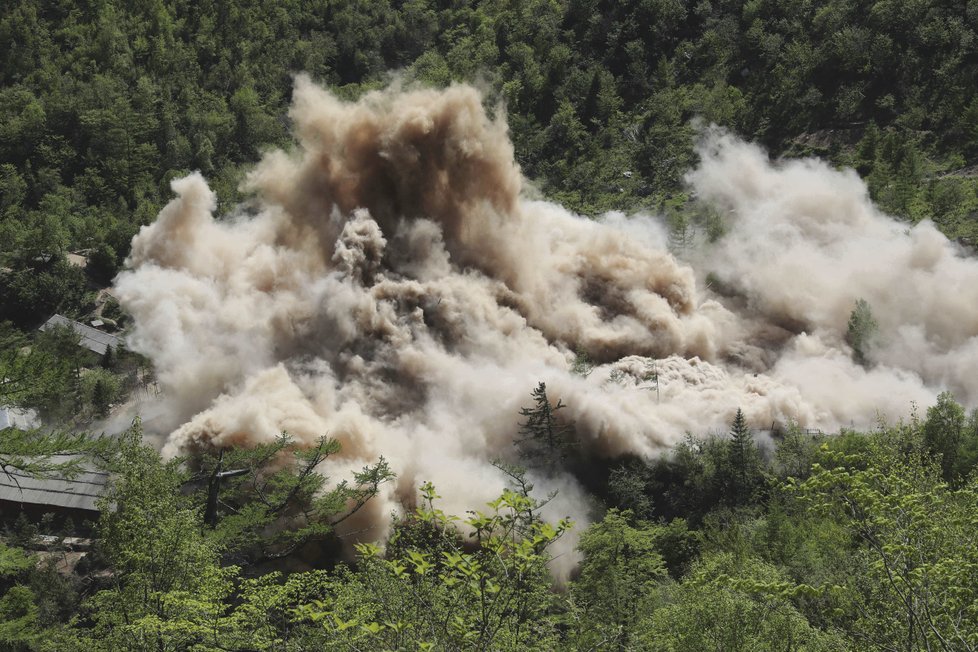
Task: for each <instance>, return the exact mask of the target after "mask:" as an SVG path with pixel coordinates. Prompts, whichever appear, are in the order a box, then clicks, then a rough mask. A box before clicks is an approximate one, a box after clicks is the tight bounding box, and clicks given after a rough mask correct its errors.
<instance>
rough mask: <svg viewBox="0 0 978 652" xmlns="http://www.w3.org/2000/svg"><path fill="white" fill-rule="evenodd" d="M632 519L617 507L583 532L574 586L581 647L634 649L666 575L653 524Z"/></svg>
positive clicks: (577, 638) (576, 634)
mask: <svg viewBox="0 0 978 652" xmlns="http://www.w3.org/2000/svg"><path fill="white" fill-rule="evenodd" d="M631 520H632V518H631V514H630V513H629V512H627V511H626V512H619V511H617V510H614V509H613V510H610V511H609V512H608V513H607V514H606V515H605V517H604V519H603V520H602V521H601V522H600V523H595V524H594V525H592V526H591V527H589V528H588V529H587V530H586V531H585V532H584V533H583V534H582V535H581V540H580V542H579V543H578V546H577V547H578V550H580V552H581V553H582V554H583V555H584V558H583V560H582V561H581V565H580V574H579V575H578V578H577V579H576V580H575V581H574V583H573V585H572V587H571V595H572V596H573V599H574V605H575V607H576V612H575V614H574V615H575V620H576V627H577V630H578V631H577V632H575V640H574V646H575V647H576V648H577V649H592V648H596V647H603V648H605V649H617V650H629V649H634V646H635V640H634V639H635V628H636V625H637V624H638V622H639V620H640V619H641V618H642V617H643V615H644V614H646V613H647V612H649V611H651V610H652V609H653V608H654V606H655V604H654V598H655V597H656V589H657V587H658V585H659V584H660V583H661V582H663V581H664V580H665V579H666V578H667V577H668V575H667V573H666V568H665V564H664V563H663V559H662V556H661V555H660V554H659V552H658V549H657V546H656V536H655V532H654V530H653V527H652V526H651V525H649V524H648V523H638V524H636V525H632V524H630V521H631Z"/></svg>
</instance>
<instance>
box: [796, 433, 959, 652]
mask: <svg viewBox="0 0 978 652" xmlns="http://www.w3.org/2000/svg"><path fill="white" fill-rule="evenodd" d="M917 428H918V426H916V425H914V424H911V425H910V426H904V427H902V428H895V429H889V430H885V431H882V432H880V433H877V434H875V435H873V436H872V441H871V447H870V448H869V450H868V451H866V452H864V453H856V454H850V455H845V454H841V453H835V454H828V455H827V456H826V459H825V465H824V466H823V465H820V464H817V465H816V466H815V467H814V469H813V471H814V472H813V474H812V476H811V477H810V478H809V479H808V480H806V481H805V482H803V483H800V484H798V485H796V486H797V489H796V490H797V491H798V494H799V496H800V498H801V499H803V500H804V501H805V502H806V503H807V505H808V506H809V508H810V509H813V510H815V511H816V513H820V514H823V515H825V516H827V517H829V518H832V519H833V520H835V521H836V522H838V523H839V524H840V525H842V526H843V527H844V528H846V530H847V531H848V532H849V533H850V534H851V536H852V538H853V540H854V541H855V542H857V543H858V546H859V547H858V549H857V551H856V552H855V554H854V555H853V560H854V561H855V562H856V565H855V568H854V569H853V570H852V571H851V572H849V573H848V574H846V575H845V576H843V577H840V578H839V585H838V586H836V587H830V588H831V590H830V593H829V594H830V595H831V596H832V598H833V603H834V604H833V605H832V609H833V611H832V613H835V614H838V616H839V618H837V619H836V622H837V624H838V625H839V626H840V627H842V628H844V629H846V630H847V631H848V632H849V633H850V636H851V637H852V638H853V640H854V641H856V642H858V644H859V646H860V647H861V648H865V649H901V650H948V651H950V650H974V649H976V641H978V619H976V618H975V616H974V608H975V607H974V605H975V604H976V602H975V601H976V599H978V588H976V587H978V575H976V573H978V571H976V569H978V556H976V555H978V553H976V551H975V548H974V546H973V543H972V542H973V540H974V532H975V524H974V514H975V513H976V510H978V485H976V484H975V482H974V480H972V481H971V482H970V483H969V484H968V485H966V486H965V487H963V488H961V489H960V490H952V489H951V488H949V487H948V485H947V484H945V483H944V482H943V480H942V479H941V477H940V470H939V468H938V467H937V466H936V465H934V464H933V463H932V462H931V461H930V460H929V459H928V457H927V456H926V455H925V454H922V453H921V452H920V451H918V450H914V449H908V448H907V447H906V446H905V442H906V441H907V440H908V437H910V438H911V440H912V439H913V438H916V437H920V433H919V432H917Z"/></svg>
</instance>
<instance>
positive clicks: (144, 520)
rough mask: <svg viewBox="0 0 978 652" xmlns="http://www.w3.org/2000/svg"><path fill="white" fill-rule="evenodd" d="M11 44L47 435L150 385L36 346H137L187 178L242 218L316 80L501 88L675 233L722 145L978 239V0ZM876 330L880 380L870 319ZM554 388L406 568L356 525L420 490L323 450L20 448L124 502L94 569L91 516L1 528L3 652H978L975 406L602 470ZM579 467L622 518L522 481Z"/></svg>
mask: <svg viewBox="0 0 978 652" xmlns="http://www.w3.org/2000/svg"><path fill="white" fill-rule="evenodd" d="M0 56H2V59H0V60H2V61H3V65H2V66H0V406H3V405H8V404H9V405H15V406H18V407H22V408H25V409H27V408H29V409H32V410H35V411H37V413H38V414H39V415H40V416H41V417H42V418H43V419H44V421H45V422H46V423H49V424H61V425H67V426H73V427H77V426H80V425H85V424H91V423H92V422H93V421H94V420H96V419H99V418H102V417H105V416H106V415H107V414H108V413H109V411H110V408H111V406H112V405H113V404H117V403H119V402H121V401H123V400H124V399H125V397H126V396H127V394H128V392H131V391H133V390H135V389H137V388H140V387H146V386H147V385H148V384H149V383H151V382H152V370H151V369H150V368H149V365H148V363H147V361H146V360H144V359H142V358H141V357H140V356H138V355H135V354H133V353H130V352H127V351H124V350H123V351H118V352H114V353H109V354H107V355H105V356H103V357H101V358H100V359H99V358H97V357H95V356H93V355H89V354H88V353H85V352H80V350H79V348H78V346H77V344H78V338H77V337H76V336H75V335H74V334H73V333H72V332H71V331H67V330H57V329H56V330H52V331H49V332H46V333H43V334H34V333H33V331H34V329H35V328H36V327H37V326H38V325H40V324H41V323H43V322H44V321H45V320H46V319H47V318H48V317H50V316H51V315H52V314H53V313H55V312H60V313H62V314H65V315H68V316H70V317H77V318H81V317H84V316H92V315H95V316H98V317H100V318H103V317H104V318H105V319H107V320H109V321H110V322H111V323H112V324H113V325H115V326H117V327H119V328H120V329H121V328H123V327H124V326H125V324H126V319H127V316H126V315H124V314H122V312H121V310H120V309H119V306H118V304H117V303H115V301H114V299H112V298H111V297H109V296H107V295H106V293H105V292H104V291H102V290H104V288H105V287H106V286H107V285H108V284H109V283H110V282H111V279H112V278H113V277H114V276H115V274H116V273H117V271H118V270H119V269H121V267H122V265H123V261H124V260H125V258H126V256H127V255H128V254H129V247H130V242H131V240H132V237H133V235H134V234H135V233H136V232H137V231H138V230H139V228H140V227H141V226H143V225H146V224H148V223H150V222H151V221H152V220H153V219H154V218H155V216H156V215H157V214H158V212H159V211H160V209H161V208H162V207H163V205H164V204H165V203H166V202H168V201H169V200H170V198H171V195H172V192H171V189H170V186H169V183H170V181H171V180H173V179H174V178H177V177H180V176H183V175H185V174H187V173H188V172H190V171H193V170H200V171H201V172H202V173H203V174H204V175H205V176H206V178H207V179H208V183H209V184H210V185H211V187H212V188H213V189H214V190H215V192H216V193H217V197H218V202H219V206H218V209H219V212H225V213H229V212H231V211H233V210H235V209H236V208H235V207H237V206H239V204H241V202H243V201H246V200H247V197H246V196H244V195H243V194H242V192H241V191H240V190H239V183H240V182H241V180H242V178H243V175H244V174H245V172H246V171H247V170H248V169H249V167H250V166H251V165H253V164H254V163H255V162H256V161H257V160H258V159H259V158H260V156H261V153H262V152H263V151H265V150H266V149H268V148H271V147H279V148H284V149H288V148H289V147H290V144H291V139H292V136H291V126H290V120H289V117H288V110H289V105H290V100H291V93H292V87H293V80H294V75H295V74H298V73H307V74H308V75H310V76H311V77H312V78H313V79H314V80H316V81H317V82H319V83H321V84H324V85H326V86H328V87H329V88H330V89H332V90H333V91H334V92H335V93H337V94H338V95H339V96H340V97H343V98H356V97H359V96H360V95H361V94H363V93H364V92H365V91H368V90H371V89H375V88H380V87H383V86H386V85H388V84H389V83H391V81H392V79H398V80H400V82H401V83H405V84H422V85H430V86H436V87H440V86H446V85H448V84H450V83H452V82H455V81H458V82H470V83H473V84H476V85H478V86H479V87H481V88H483V89H485V96H486V103H487V105H488V107H487V108H488V109H489V110H490V111H491V112H492V113H494V114H496V112H501V111H505V113H506V116H507V121H508V124H509V128H510V131H511V137H512V140H513V143H514V147H515V151H516V157H517V160H518V162H519V164H520V165H521V167H522V171H523V174H524V175H525V176H526V177H527V178H528V179H529V180H530V181H531V183H532V184H533V185H534V186H535V188H536V189H537V190H539V191H540V193H542V195H543V196H545V197H546V198H548V199H552V200H554V201H557V202H560V203H562V204H563V205H565V206H568V207H570V208H571V209H573V210H575V211H577V212H579V213H581V214H584V215H596V214H599V213H602V212H605V211H609V210H623V211H629V212H630V211H639V210H646V211H649V212H653V213H656V214H658V215H662V216H665V217H666V218H667V221H668V223H669V225H670V226H671V227H672V228H673V229H674V230H676V231H681V233H675V234H674V235H675V236H676V238H675V239H676V240H677V241H678V240H684V239H685V238H686V233H685V231H686V230H687V229H689V228H690V225H694V226H695V228H704V229H706V230H708V231H709V230H710V229H713V228H716V229H721V230H722V224H719V225H717V224H712V225H711V224H703V225H701V221H700V220H699V219H698V218H697V219H693V217H690V216H695V211H696V210H698V209H696V208H695V207H694V206H693V205H692V204H691V201H690V200H691V198H690V197H689V196H688V189H687V188H686V187H685V185H684V182H683V175H684V174H685V173H686V171H687V170H689V169H690V168H691V167H692V166H694V164H695V156H696V155H695V146H694V143H695V140H696V135H697V132H698V129H700V125H702V124H704V123H716V124H718V125H721V126H723V127H725V128H728V129H730V130H732V131H733V132H736V133H737V134H739V135H741V136H743V137H745V138H748V139H750V140H753V141H756V142H759V143H761V144H763V145H764V146H765V147H767V148H768V149H769V150H770V151H771V152H772V153H773V154H774V155H777V156H786V157H791V156H801V155H817V156H820V157H823V158H826V159H828V160H829V161H831V162H832V163H833V164H835V165H838V166H847V167H851V168H854V169H855V170H856V171H857V172H858V173H859V174H860V175H861V176H862V177H863V178H864V179H865V180H866V182H867V185H868V188H869V192H870V194H871V196H872V198H873V199H874V200H875V201H876V202H877V203H878V205H879V206H880V207H881V208H882V209H883V210H885V211H887V212H889V213H891V214H893V215H895V216H897V217H899V218H901V219H904V220H906V221H907V223H908V224H909V223H916V222H919V221H921V220H924V219H931V220H933V221H934V222H935V223H936V224H937V226H938V227H939V228H940V230H941V231H942V232H943V233H944V234H945V235H947V236H948V237H949V238H951V239H952V240H956V241H958V242H960V243H961V244H962V245H964V246H965V247H966V248H967V247H970V246H972V245H978V85H976V84H975V80H976V79H978V3H975V2H969V3H965V2H958V3H951V2H928V1H926V0H882V1H879V2H861V1H858V0H833V1H831V2H825V3H818V2H808V1H802V0H791V1H775V0H752V1H751V2H747V3H734V2H727V1H725V0H721V1H713V2H711V1H710V0H702V1H701V2H697V3H688V2H680V1H679V0H634V1H627V2H611V1H603V0H528V1H525V2H519V1H515V0H512V1H510V0H484V1H481V2H478V1H468V0H444V1H435V0H408V1H404V2H401V1H398V2H388V1H387V0H376V1H373V0H371V1H367V0H359V1H357V0H330V1H327V0H306V1H302V2H300V1H298V0H283V1H281V2H275V3H267V2H265V3H263V2H257V1H249V0H226V1H222V0H194V1H191V0H133V1H130V2H121V1H118V0H53V1H50V2H42V1H41V0H8V1H7V2H5V3H4V5H3V8H2V10H0ZM713 218H716V216H713ZM73 252H82V253H83V254H85V255H86V256H87V266H86V267H84V268H82V267H80V266H78V265H76V264H72V262H71V261H70V260H69V258H68V255H69V254H70V253H73ZM864 303H865V302H864ZM852 319H853V321H852V322H851V323H850V332H849V337H850V340H852V341H850V342H849V344H850V345H851V346H852V347H853V350H854V352H855V353H856V354H857V356H858V354H859V351H860V346H859V343H860V341H863V340H867V339H868V338H869V337H870V333H869V331H870V330H872V329H870V328H869V324H870V323H871V321H872V317H871V315H869V313H868V306H867V307H866V315H865V316H864V318H862V319H861V320H860V319H859V313H858V304H857V311H854V313H853V318H852ZM873 325H875V324H873ZM867 346H868V344H867ZM860 362H861V363H862V362H865V361H860ZM589 365H590V362H589V361H588V360H587V358H586V356H583V355H582V356H580V357H579V360H578V362H577V363H576V364H575V369H574V371H575V373H579V374H581V375H587V373H589ZM755 375H756V374H755ZM656 382H657V381H656ZM529 389H530V388H528V392H527V395H526V400H525V401H524V406H525V407H523V408H522V410H521V411H520V412H519V414H520V417H521V421H522V425H523V427H524V430H525V431H523V432H521V435H523V436H524V439H523V440H522V441H524V442H526V441H528V442H529V445H526V446H524V447H523V448H522V449H521V451H514V457H517V458H519V459H520V464H521V465H522V467H525V468H521V467H518V466H510V465H506V464H504V463H502V462H500V463H499V471H500V473H502V474H503V475H504V476H505V477H506V478H508V480H509V485H510V488H509V489H507V490H506V491H505V492H504V493H503V494H502V495H501V496H499V498H498V499H497V500H495V501H494V502H492V503H489V504H488V505H483V506H478V505H474V506H472V508H473V511H471V512H468V513H465V514H449V513H446V511H444V510H443V507H442V503H441V501H440V496H439V495H438V492H439V491H446V492H447V491H448V490H449V489H450V488H443V487H437V486H432V485H431V484H425V485H423V486H422V487H420V488H417V489H418V490H419V492H420V494H419V498H418V504H417V506H416V509H415V510H413V511H408V512H407V513H405V514H401V515H396V516H393V517H392V522H391V532H392V535H391V536H390V538H389V539H388V540H387V543H386V547H385V548H383V549H381V548H380V547H378V546H377V545H374V544H368V543H365V544H360V545H357V546H355V551H354V550H351V548H353V546H351V545H349V544H350V542H349V540H346V539H344V538H343V537H340V536H338V534H337V533H338V532H351V531H352V532H354V533H356V526H355V524H356V523H357V522H358V520H357V519H358V516H362V514H360V510H369V509H371V502H370V501H371V500H372V499H374V498H375V497H376V496H378V495H379V494H380V493H381V492H385V491H388V490H390V491H393V489H392V486H393V483H394V481H395V476H394V473H393V472H392V471H391V469H390V467H389V466H388V465H387V463H386V462H385V461H384V460H383V459H378V460H376V461H374V463H372V464H371V465H368V466H367V467H365V468H363V469H362V470H361V471H360V472H358V473H356V474H354V475H352V476H351V477H348V478H346V481H345V482H343V483H341V484H340V485H339V486H337V487H335V488H333V489H329V487H330V486H332V485H330V484H329V483H328V481H327V479H325V478H322V477H321V476H319V475H318V474H317V473H315V472H313V470H314V469H315V468H316V467H317V466H318V465H320V464H321V463H322V462H323V461H324V460H328V459H329V458H330V456H333V455H336V454H337V453H338V451H339V444H338V443H337V442H336V441H333V440H331V439H328V438H324V439H322V440H321V441H320V442H319V443H318V445H317V446H313V447H312V448H302V447H299V446H298V445H297V444H296V442H295V441H293V440H291V439H290V438H289V437H288V436H286V435H283V436H282V437H281V438H280V439H279V440H277V441H275V442H273V443H268V444H264V445H259V446H257V447H253V448H249V449H229V450H227V451H224V452H216V451H209V450H201V451H195V452H194V453H193V454H192V455H189V456H188V457H186V458H179V459H174V460H164V459H162V457H161V456H160V454H159V453H157V452H156V451H155V450H154V449H153V448H152V447H150V446H148V445H146V444H145V443H144V442H143V441H142V432H141V429H140V424H139V423H138V422H137V423H135V424H134V425H133V426H132V427H131V428H130V429H129V430H128V431H127V432H126V433H124V434H123V435H121V436H120V437H119V439H118V440H117V441H111V442H110V441H107V440H90V439H87V438H84V437H78V436H68V435H40V434H36V433H34V434H30V435H25V434H23V433H20V432H16V431H14V430H13V429H10V430H6V431H4V430H0V466H2V470H4V471H5V472H9V471H14V470H17V469H20V470H21V471H23V472H27V473H31V474H35V475H42V476H43V475H45V474H47V475H52V474H54V473H70V472H71V471H77V470H78V468H76V467H70V468H69V467H57V466H51V465H50V464H48V463H47V461H48V458H49V456H50V455H51V454H52V453H54V452H58V451H65V450H67V451H70V452H73V453H86V454H89V455H91V456H92V457H93V458H94V459H97V460H98V462H99V464H101V465H104V466H105V467H106V468H107V469H108V470H110V471H111V472H112V473H113V477H114V478H115V480H114V482H113V484H112V485H111V486H110V488H109V491H108V494H107V495H106V496H105V497H104V499H103V504H102V506H103V510H102V513H101V517H100V518H99V520H98V522H97V523H94V524H89V525H90V528H89V527H83V528H82V529H86V530H88V529H91V531H93V532H94V535H93V541H92V544H91V549H86V554H84V555H81V556H78V555H77V553H76V552H73V551H71V550H70V548H71V545H72V544H71V543H70V542H69V541H66V540H65V537H71V536H73V535H74V534H75V533H76V531H77V529H78V524H73V523H70V522H68V523H65V522H57V523H55V522H54V521H43V522H40V523H36V522H29V521H28V520H27V519H24V518H21V519H19V520H17V521H12V520H11V519H7V520H6V522H5V523H4V531H3V535H2V537H0V538H2V542H0V648H2V649H5V650H15V651H19V650H50V651H54V650H58V651H62V650H64V651H70V650H85V651H86V652H95V651H100V650H105V651H115V650H147V651H148V650H157V651H164V650H167V651H168V650H193V651H196V652H203V651H213V652H217V651H225V650H240V651H242V652H243V651H245V650H296V651H298V650H322V649H329V650H349V651H351V652H352V651H357V650H371V651H372V650H445V651H448V650H512V651H514V652H515V651H517V650H540V651H541V652H542V651H549V650H662V651H673V652H677V651H683V652H686V651H688V652H699V651H702V650H716V651H717V652H719V651H723V652H734V651H743V652H747V651H767V650H770V651H772V652H773V651H774V650H792V651H816V650H826V651H828V650H833V651H834V650H879V651H889V650H902V651H907V652H911V651H917V650H928V651H931V650H944V651H947V652H950V651H967V650H976V649H978V549H976V548H975V545H974V543H975V541H976V539H978V520H976V519H978V516H976V515H978V474H976V471H975V468H976V466H978V412H975V413H972V414H970V415H969V414H968V413H967V412H966V410H965V408H964V407H962V406H961V405H959V404H958V403H957V402H956V401H955V398H954V397H953V396H951V395H950V394H948V393H944V394H941V396H940V398H939V399H938V401H937V404H936V405H934V406H932V407H929V408H926V410H925V411H922V413H921V414H920V415H915V416H912V417H911V418H909V419H907V420H905V421H901V422H896V423H888V422H885V421H884V420H882V419H881V421H880V424H879V426H878V427H877V428H876V429H875V430H873V431H871V432H855V431H849V430H843V431H842V432H839V433H832V434H826V433H821V432H815V431H811V432H810V431H804V430H801V429H799V428H797V427H795V426H794V425H791V424H788V425H787V426H786V427H784V428H781V429H779V430H777V431H775V432H768V431H764V433H763V434H758V433H757V431H755V430H752V428H756V427H757V426H758V425H759V424H749V423H747V422H746V421H745V419H744V415H743V413H741V412H740V411H739V410H738V412H737V418H736V419H735V420H734V421H733V422H732V423H731V424H730V428H729V432H724V433H716V434H712V435H711V434H706V433H690V434H689V435H688V436H687V439H686V440H685V441H684V442H682V443H681V444H679V445H677V446H675V447H674V448H672V449H671V450H670V451H668V452H667V453H666V454H663V455H662V456H661V457H659V458H657V459H654V460H646V459H639V458H637V457H631V456H626V457H622V458H618V459H613V460H585V461H582V460H581V459H579V458H577V457H576V456H575V453H574V449H573V442H570V441H567V440H565V439H564V437H565V435H566V433H567V432H569V430H570V429H569V427H568V424H567V423H565V422H562V421H561V419H563V418H564V417H563V414H564V413H560V414H558V415H557V416H554V414H557V412H558V410H559V408H561V407H563V405H561V404H560V403H559V402H558V403H557V404H556V405H554V404H553V402H552V401H551V400H550V399H548V397H547V395H546V393H545V386H544V385H543V383H541V384H540V386H539V387H538V389H537V390H536V391H535V392H533V394H532V395H531V394H530V392H529ZM585 462H586V465H585ZM555 466H557V467H560V468H561V469H562V470H565V471H568V472H569V473H571V474H573V475H574V476H575V477H576V478H577V479H578V480H579V481H580V482H581V484H582V485H583V486H584V487H585V488H586V489H587V491H588V500H590V501H591V505H590V506H589V511H590V512H591V513H594V514H596V515H598V516H597V518H596V519H595V521H596V522H595V523H593V524H591V525H587V524H582V523H576V524H575V523H572V522H570V521H567V520H561V521H555V520H550V521H548V520H547V519H546V518H544V516H543V515H542V510H543V508H544V507H545V505H546V503H547V501H548V500H549V499H550V498H552V496H551V497H549V498H548V496H546V495H540V493H539V492H538V491H535V490H534V488H533V486H532V483H531V481H530V480H529V479H528V478H529V475H528V473H527V469H529V472H530V473H531V474H532V473H536V474H542V475H544V476H546V475H547V474H550V473H553V472H554V470H553V469H554V467H555ZM585 466H586V468H584V467H585ZM227 471H232V473H231V474H227V475H225V474H224V472H227ZM341 479H342V478H335V479H334V480H341ZM397 490H398V491H403V490H404V488H403V487H398V488H397ZM351 524H354V525H351ZM571 533H574V535H573V536H575V540H576V545H575V546H567V545H566V543H567V541H568V540H569V539H570V538H571V536H572V535H571ZM39 535H54V536H53V538H48V539H46V540H44V542H43V545H42V543H40V542H41V541H42V540H41V539H39ZM571 548H573V549H571ZM73 555H74V556H73ZM69 559H71V560H73V561H72V563H68V561H67V560H69Z"/></svg>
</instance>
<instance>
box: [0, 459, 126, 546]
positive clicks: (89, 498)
mask: <svg viewBox="0 0 978 652" xmlns="http://www.w3.org/2000/svg"><path fill="white" fill-rule="evenodd" d="M70 459H72V458H71V457H70V456H66V455H61V456H54V457H53V458H52V460H53V461H54V462H56V463H57V462H62V461H69V460H70ZM108 482H109V474H108V473H106V472H104V471H99V470H97V469H95V468H93V467H90V466H89V467H87V468H85V467H83V469H82V471H81V472H80V473H78V474H77V475H74V476H73V477H71V478H68V477H64V476H60V475H54V476H53V477H52V476H47V477H44V478H38V477H34V476H32V475H30V474H28V473H24V472H22V471H20V470H17V469H6V470H0V520H2V521H4V522H12V521H14V520H16V518H17V517H18V516H19V515H20V514H24V515H26V516H27V517H28V519H29V520H31V521H34V522H37V521H38V520H40V518H41V517H42V516H44V515H45V514H52V515H53V516H54V520H55V522H56V523H64V522H65V521H67V520H68V519H71V520H72V521H73V522H74V524H75V526H76V528H80V527H81V524H82V523H84V522H85V521H94V520H95V519H97V518H98V515H99V508H98V506H97V504H96V503H97V501H98V500H99V498H101V497H102V495H103V494H104V493H105V491H106V488H107V485H108ZM80 532H81V533H84V528H82V529H81V530H80Z"/></svg>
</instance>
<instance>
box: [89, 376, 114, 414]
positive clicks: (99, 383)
mask: <svg viewBox="0 0 978 652" xmlns="http://www.w3.org/2000/svg"><path fill="white" fill-rule="evenodd" d="M110 398H111V397H110V396H109V387H108V385H107V384H106V382H105V381H104V380H102V379H101V378H99V379H98V380H96V381H95V386H94V387H93V388H92V406H93V407H94V408H95V414H96V415H98V416H100V417H104V416H106V415H107V414H108V413H109V407H110V406H109V403H110Z"/></svg>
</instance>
